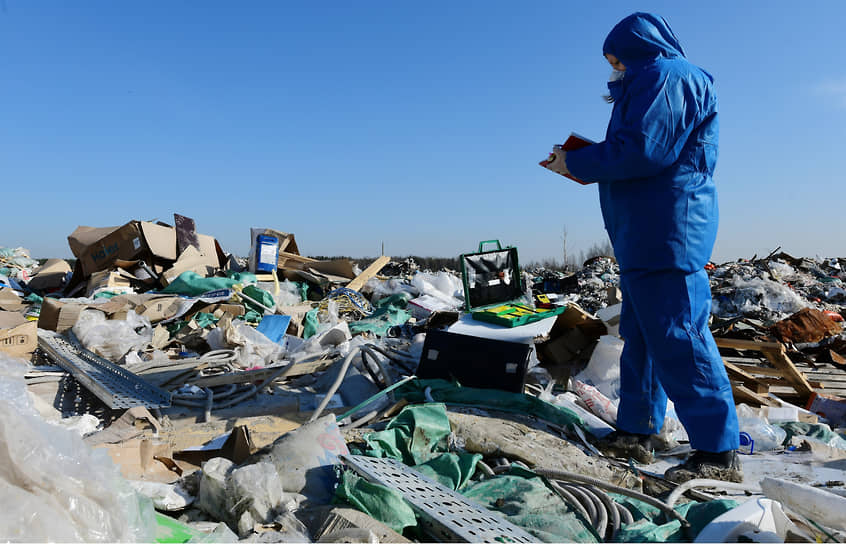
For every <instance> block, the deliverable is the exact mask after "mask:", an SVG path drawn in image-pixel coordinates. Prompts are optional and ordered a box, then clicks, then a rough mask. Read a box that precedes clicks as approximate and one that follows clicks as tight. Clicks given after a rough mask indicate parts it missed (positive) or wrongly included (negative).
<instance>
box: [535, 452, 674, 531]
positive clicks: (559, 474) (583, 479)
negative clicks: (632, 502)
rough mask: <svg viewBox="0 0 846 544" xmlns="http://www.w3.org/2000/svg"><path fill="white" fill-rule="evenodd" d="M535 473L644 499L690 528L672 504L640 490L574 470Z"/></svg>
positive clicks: (538, 468)
mask: <svg viewBox="0 0 846 544" xmlns="http://www.w3.org/2000/svg"><path fill="white" fill-rule="evenodd" d="M533 470H534V472H535V473H537V474H540V475H541V476H545V477H547V478H552V479H554V480H563V481H566V482H579V483H583V484H588V485H592V486H596V487H598V488H600V489H605V490H607V491H611V492H613V493H618V494H620V495H626V496H627V497H631V498H633V499H637V500H639V501H643V502H645V503H647V504H649V505H651V506H654V507H655V508H658V509H659V510H661V511H662V512H664V513H665V514H666V515H667V516H669V517H670V518H672V519H676V520H678V521H679V523H681V525H682V527H683V528H685V530H687V529H688V528H690V522H689V521H687V520H686V519H685V518H684V516H682V515H681V514H679V513H678V512H676V511H675V510H674V509H673V508H672V507H671V506H667V504H666V503H665V502H664V501H661V500H659V499H656V498H655V497H650V496H649V495H646V494H644V493H640V492H639V491H634V490H631V489H626V488H625V487H620V486H617V485H614V484H609V483H608V482H604V481H602V480H599V479H597V478H591V477H590V476H584V475H582V474H576V473H574V472H567V471H564V470H553V469H548V468H541V467H536V468H534V469H533Z"/></svg>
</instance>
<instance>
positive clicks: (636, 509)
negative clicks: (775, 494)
mask: <svg viewBox="0 0 846 544" xmlns="http://www.w3.org/2000/svg"><path fill="white" fill-rule="evenodd" d="M609 494H610V495H611V498H613V499H614V500H615V501H616V502H618V503H620V504H622V505H623V506H625V507H626V508H627V509H628V510H629V511H630V512H631V513H632V517H633V518H634V522H633V523H629V524H627V525H623V526H622V527H620V530H619V531H618V532H617V535H616V536H615V537H614V540H615V541H617V542H690V541H691V540H693V539H694V538H696V535H697V534H699V532H700V531H701V530H702V529H703V528H704V527H705V526H706V525H708V524H709V523H711V521H712V520H713V519H714V518H716V517H717V516H720V515H722V514H724V513H726V512H728V511H729V510H731V509H732V508H735V507H737V506H738V505H739V503H738V502H737V501H734V500H731V499H716V500H712V501H708V502H688V503H684V504H678V505H676V506H675V510H676V512H678V513H680V514H681V515H682V516H684V518H685V519H686V520H687V521H688V522H690V529H689V530H688V531H687V533H686V532H685V530H684V529H683V528H682V526H681V522H679V521H678V520H672V521H669V520H667V519H666V517H665V514H663V513H662V512H661V511H660V510H659V509H657V508H655V507H654V506H651V505H649V504H646V503H645V502H641V501H639V500H637V499H632V498H629V497H626V496H625V495H617V494H614V493H609Z"/></svg>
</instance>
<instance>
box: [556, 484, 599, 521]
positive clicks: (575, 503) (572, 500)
mask: <svg viewBox="0 0 846 544" xmlns="http://www.w3.org/2000/svg"><path fill="white" fill-rule="evenodd" d="M549 485H551V486H552V489H553V490H554V491H555V492H556V493H558V494H559V495H560V496H561V498H563V499H564V500H565V501H566V502H567V503H569V504H570V505H571V506H572V507H573V508H575V509H576V510H577V511H578V512H579V513H580V514H581V515H582V517H583V518H585V519H586V520H590V515H589V514H588V511H587V510H586V509H585V507H584V505H583V504H582V502H581V501H580V500H579V499H578V498H577V497H576V496H575V495H573V494H572V493H570V492H569V491H568V490H567V489H565V488H564V486H562V485H561V484H559V483H558V482H556V481H555V480H549Z"/></svg>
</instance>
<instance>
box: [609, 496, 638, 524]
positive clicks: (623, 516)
mask: <svg viewBox="0 0 846 544" xmlns="http://www.w3.org/2000/svg"><path fill="white" fill-rule="evenodd" d="M614 504H615V505H617V510H618V511H619V512H620V525H626V524H628V523H634V517H632V513H631V512H629V509H628V508H626V507H625V506H623V505H622V504H620V503H619V502H616V501H615V502H614Z"/></svg>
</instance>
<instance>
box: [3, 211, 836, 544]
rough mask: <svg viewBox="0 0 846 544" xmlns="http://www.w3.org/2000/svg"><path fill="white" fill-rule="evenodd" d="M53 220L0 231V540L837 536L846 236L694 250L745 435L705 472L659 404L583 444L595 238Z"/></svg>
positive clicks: (606, 330)
mask: <svg viewBox="0 0 846 544" xmlns="http://www.w3.org/2000/svg"><path fill="white" fill-rule="evenodd" d="M11 242H14V241H11ZM68 243H69V246H70V249H71V251H72V253H73V254H74V256H75V260H74V261H72V262H67V261H64V260H62V259H50V260H48V261H46V262H42V263H41V264H39V263H38V262H37V261H35V260H34V259H32V258H31V257H30V255H29V253H28V252H27V251H26V250H25V249H23V248H16V249H9V248H0V282H1V283H2V286H0V405H2V410H0V437H1V438H0V440H2V443H3V444H4V447H2V448H0V459H2V461H3V462H2V463H0V467H2V468H0V487H2V488H3V489H4V491H3V493H4V497H7V498H9V499H11V502H10V504H11V505H13V507H11V508H7V509H5V511H4V512H3V514H2V519H3V523H2V524H0V526H2V527H3V529H2V530H0V537H3V538H5V539H7V540H12V541H18V540H45V541H46V540H50V541H54V540H64V541H71V540H73V541H80V540H84V541H118V540H121V541H124V540H138V541H153V540H155V541H158V542H190V541H194V542H235V541H251V542H317V541H319V542H405V541H421V542H429V541H472V542H476V541H494V540H496V541H514V540H517V541H546V542H560V541H575V542H599V541H629V542H646V541H652V542H654V541H692V540H693V539H694V538H696V537H697V535H699V537H700V538H705V537H707V539H708V540H709V541H733V540H737V539H751V540H752V541H785V540H789V539H790V540H795V539H823V538H828V539H835V540H838V539H840V540H842V538H843V536H844V535H846V523H844V521H843V518H842V512H843V511H846V509H844V508H842V501H846V498H844V497H846V487H844V484H843V480H844V479H846V478H843V477H842V476H843V471H844V469H846V465H844V462H846V435H844V427H846V378H844V376H846V336H844V333H843V332H842V324H841V322H842V321H843V312H844V310H846V290H844V286H843V282H844V280H846V276H844V274H845V273H846V272H844V268H843V267H844V266H846V260H844V259H826V260H814V259H807V258H803V259H797V258H793V257H791V256H789V255H786V254H784V253H779V254H773V255H770V256H768V257H767V258H765V259H753V260H750V261H738V262H730V263H724V264H721V265H715V264H711V265H709V266H708V267H707V268H708V269H709V275H710V277H711V285H712V292H713V305H712V314H713V325H712V330H713V332H714V335H715V337H717V341H718V345H719V346H720V348H721V352H722V353H723V356H724V358H725V360H726V365H727V369H728V370H729V375H730V378H731V379H732V382H733V384H734V387H735V400H736V402H737V405H738V415H739V418H740V421H741V431H743V432H742V436H743V435H746V436H747V437H748V439H749V440H748V441H747V442H744V446H743V448H744V450H743V452H742V453H745V454H746V455H743V456H742V457H743V465H744V467H743V468H744V471H745V473H746V483H745V484H743V486H740V487H739V488H738V487H734V488H732V487H731V486H728V488H726V487H725V486H720V485H719V484H710V485H711V487H710V488H708V491H707V493H705V492H702V491H699V490H696V489H690V490H688V489H687V488H685V487H683V486H676V484H673V483H671V482H669V481H667V480H665V479H664V478H663V477H661V476H660V474H662V473H663V468H666V467H667V466H669V465H671V464H674V463H676V462H678V461H679V456H684V455H685V454H686V453H688V452H689V451H690V448H689V446H688V445H687V443H686V442H687V435H686V433H685V430H684V428H683V427H682V426H681V424H680V423H679V422H678V420H677V418H675V417H674V411H673V408H672V406H669V407H668V418H667V422H666V424H665V427H664V429H663V430H662V433H661V435H660V439H661V440H662V443H663V444H664V446H666V447H665V448H663V449H664V450H666V451H665V452H664V453H662V454H661V455H658V459H657V460H656V461H655V463H654V464H649V465H643V464H641V465H636V464H635V462H634V461H633V460H626V459H616V458H611V457H606V456H604V455H602V454H601V453H600V452H599V451H598V450H597V449H596V447H595V445H594V444H595V442H596V441H597V440H598V439H600V438H602V437H604V436H607V435H608V434H609V433H610V432H612V431H613V430H614V428H615V427H614V426H615V424H616V417H617V416H616V414H617V402H618V400H617V398H618V395H619V365H618V361H619V356H620V353H621V350H622V346H623V344H624V339H622V338H620V337H619V333H618V322H619V314H620V307H621V304H620V300H621V298H620V297H621V296H622V295H621V293H620V291H619V269H618V267H617V265H616V262H615V261H614V259H613V258H612V257H596V258H593V259H591V260H589V261H588V262H586V263H585V265H584V266H583V267H582V269H580V270H578V271H576V272H574V273H564V272H558V271H553V270H549V269H543V268H536V269H533V270H529V271H521V270H518V269H516V262H517V260H516V258H512V257H511V256H510V255H512V254H513V255H515V256H516V249H515V248H509V247H506V248H502V247H501V246H500V245H499V243H498V242H497V250H493V251H488V252H483V251H482V246H481V245H480V252H479V254H477V255H481V256H482V257H483V258H479V259H477V260H472V259H470V258H467V259H465V260H463V261H462V265H461V268H462V269H461V270H460V271H450V270H423V269H421V267H420V266H419V265H418V264H417V263H415V262H414V260H412V259H410V258H409V259H404V260H400V261H392V260H391V259H390V258H389V257H380V258H378V259H375V260H374V261H372V262H371V261H365V262H358V263H356V262H353V261H351V260H349V259H313V258H310V257H306V256H304V255H303V254H302V253H301V252H300V249H299V247H298V245H297V242H296V240H295V237H294V235H293V234H290V233H286V232H282V231H278V230H274V229H270V228H252V229H250V243H251V246H250V253H249V255H248V256H247V257H246V258H241V257H239V256H235V255H231V254H228V253H226V252H225V251H224V249H223V248H222V247H221V246H220V244H219V243H218V242H217V240H216V239H215V238H213V237H212V236H209V235H204V234H200V233H199V232H198V231H197V226H196V225H195V223H194V221H193V220H192V219H190V218H188V217H184V216H181V215H176V214H175V215H174V222H173V225H169V224H166V223H163V222H157V223H152V222H145V221H129V222H128V223H126V224H125V225H122V226H119V227H87V226H81V227H79V228H77V229H76V230H75V231H74V232H73V233H71V234H70V235H69V236H68ZM510 252H513V253H510ZM464 257H465V256H462V258H464ZM511 263H515V264H514V265H513V266H512V264H511ZM506 288H507V289H506ZM506 292H507V294H504V293H506ZM656 296H660V294H658V293H656ZM491 308H493V309H491ZM482 314H484V315H482ZM841 388H842V389H841ZM2 452H6V453H5V454H4V453H2ZM656 455H657V454H656ZM35 461H37V462H35ZM778 467H783V468H778ZM838 474H839V475H840V477H837V476H838ZM765 476H768V478H765ZM706 487H707V485H706ZM7 502H9V501H7ZM814 505H818V507H817V506H814ZM774 520H777V522H776V521H774ZM712 522H713V523H712Z"/></svg>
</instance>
